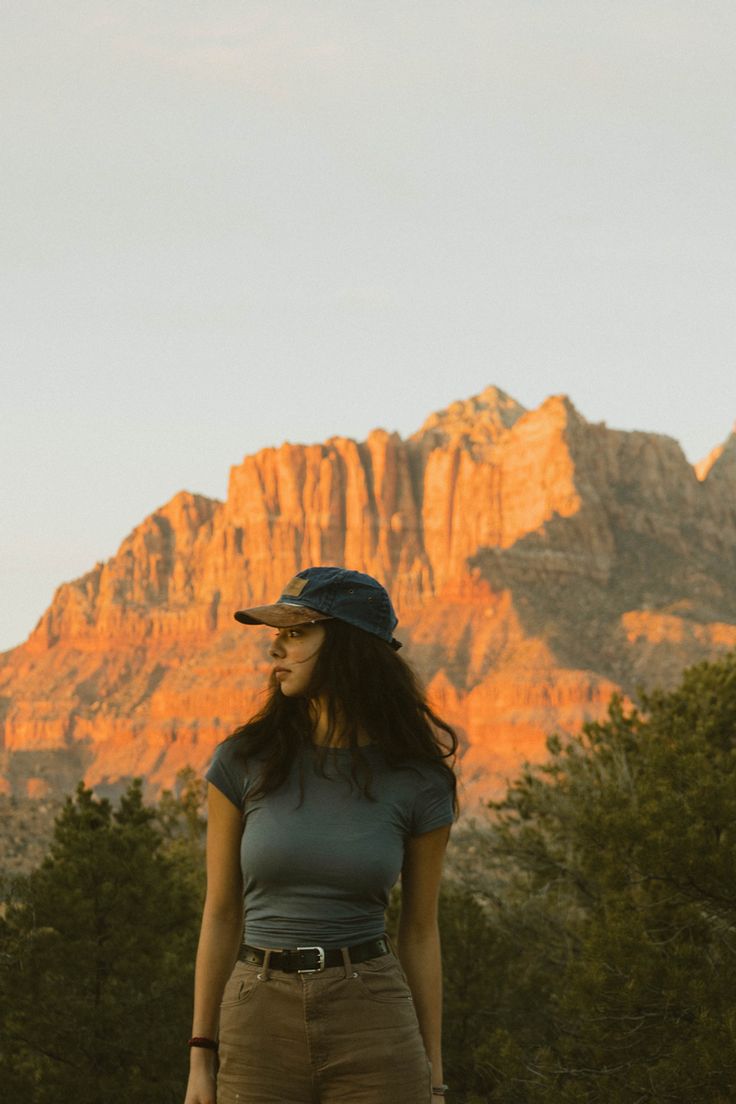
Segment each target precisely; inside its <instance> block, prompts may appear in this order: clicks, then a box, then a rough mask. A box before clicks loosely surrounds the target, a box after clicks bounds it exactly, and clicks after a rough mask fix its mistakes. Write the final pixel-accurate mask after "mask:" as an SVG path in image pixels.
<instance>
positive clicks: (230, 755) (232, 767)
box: [205, 735, 252, 809]
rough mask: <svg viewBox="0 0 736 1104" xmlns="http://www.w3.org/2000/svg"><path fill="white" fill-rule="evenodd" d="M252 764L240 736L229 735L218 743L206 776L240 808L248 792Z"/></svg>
mask: <svg viewBox="0 0 736 1104" xmlns="http://www.w3.org/2000/svg"><path fill="white" fill-rule="evenodd" d="M251 772H252V766H251V764H250V763H249V761H248V759H247V757H246V754H245V749H244V747H243V741H242V739H241V738H240V737H238V736H237V735H236V736H228V737H227V739H225V740H222V741H221V743H219V744H218V745H217V747H216V748H215V750H214V752H213V753H212V759H211V760H210V763H209V766H208V767H207V770H206V771H205V778H206V779H207V781H208V782H211V783H212V785H213V786H216V787H217V789H218V790H220V792H221V793H223V794H224V795H225V797H227V798H229V800H230V801H232V803H233V805H236V806H237V807H238V808H239V809H242V807H243V802H244V801H245V797H246V795H247V793H248V788H249V785H250V780H251Z"/></svg>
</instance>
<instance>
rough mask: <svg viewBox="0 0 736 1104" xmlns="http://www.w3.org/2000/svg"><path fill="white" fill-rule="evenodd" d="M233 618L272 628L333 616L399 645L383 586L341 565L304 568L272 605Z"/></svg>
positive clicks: (396, 645) (391, 609)
mask: <svg viewBox="0 0 736 1104" xmlns="http://www.w3.org/2000/svg"><path fill="white" fill-rule="evenodd" d="M234 617H235V620H236V621H240V623H241V624H243V625H273V627H274V628H276V629H283V628H288V627H289V626H290V625H303V624H305V622H310V621H311V622H315V621H328V620H330V619H331V618H336V619H337V620H338V621H347V623H348V624H349V625H355V626H356V628H358V629H363V630H364V632H369V633H373V635H374V636H380V638H381V640H385V641H386V643H387V644H390V645H391V647H392V648H395V649H398V648H400V647H401V644H400V642H399V641H398V640H396V639H395V638H394V635H393V632H394V629H395V628H396V626H397V625H398V623H399V619H398V617H397V616H396V614H395V612H394V607H393V606H392V605H391V599H390V598H389V596H388V591H387V590H386V588H385V587H382V586H381V584H380V583H379V582H378V581H377V580H376V579H374V578H373V577H372V576H371V575H364V574H363V572H362V571H349V570H348V569H347V568H345V567H307V568H305V569H304V571H300V572H299V573H298V575H295V576H294V578H293V579H291V580H289V582H288V583H287V584H286V586H285V587H284V591H283V593H282V595H281V597H280V598H279V599H278V601H277V602H274V604H273V605H271V606H255V607H254V608H253V609H246V610H238V611H237V613H235V614H234Z"/></svg>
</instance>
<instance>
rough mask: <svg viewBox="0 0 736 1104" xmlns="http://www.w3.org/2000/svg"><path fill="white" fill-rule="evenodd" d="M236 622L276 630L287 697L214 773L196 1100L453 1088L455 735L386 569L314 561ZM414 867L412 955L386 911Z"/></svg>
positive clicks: (357, 1097)
mask: <svg viewBox="0 0 736 1104" xmlns="http://www.w3.org/2000/svg"><path fill="white" fill-rule="evenodd" d="M235 617H236V618H237V620H238V621H240V622H242V623H243V624H248V625H251V624H266V625H270V626H272V627H274V628H275V629H276V632H275V634H274V638H273V641H272V643H271V647H270V649H269V654H270V656H271V659H272V661H273V666H272V671H271V680H270V686H271V692H270V695H269V698H268V701H267V703H266V705H265V707H264V708H263V709H262V711H261V712H260V713H259V714H258V715H257V716H256V717H254V718H253V719H252V720H251V721H250V722H248V723H247V724H245V725H244V726H243V727H242V728H240V729H238V730H237V731H236V732H235V733H233V735H232V736H230V737H229V738H228V739H227V740H225V741H224V742H223V743H222V744H220V745H219V746H218V748H217V749H216V752H215V756H214V759H213V761H212V763H211V765H210V767H209V769H208V771H207V779H208V781H209V786H208V810H209V821H208V833H207V897H206V901H205V906H204V914H203V918H202V930H201V934H200V940H199V948H198V951H197V963H196V974H195V987H194V988H195V996H194V1023H193V1031H192V1039H191V1040H190V1048H191V1050H190V1053H191V1065H190V1076H189V1084H188V1088H187V1095H186V1100H185V1104H214V1101H215V1098H216V1099H217V1104H266V1102H273V1104H312V1102H314V1104H338V1102H341V1101H345V1102H348V1101H349V1102H351V1104H394V1102H395V1104H414V1102H421V1104H427V1102H429V1101H431V1100H439V1098H440V1097H441V1096H444V1093H445V1089H446V1086H445V1085H444V1084H443V1080H442V1056H441V1053H440V1015H441V965H440V944H439V934H438V928H437V898H438V893H439V883H440V875H441V868H442V859H443V855H444V851H445V846H446V843H447V838H448V836H449V831H450V824H451V822H452V820H453V817H454V812H455V808H456V797H455V778H454V775H453V772H452V769H451V767H450V766H449V765H448V760H451V759H452V757H453V756H454V753H455V750H456V746H457V741H456V738H455V735H454V733H453V731H452V729H451V728H450V727H449V726H448V725H447V724H445V723H444V721H442V720H441V719H440V718H439V717H437V716H436V714H435V713H433V712H432V710H431V709H430V708H429V707H428V705H427V703H426V701H425V699H424V697H423V696H422V693H421V691H420V690H419V688H418V686H417V684H416V681H415V679H414V676H413V674H412V672H411V670H410V668H409V667H408V666H407V665H406V663H404V662H403V660H401V658H400V657H399V656H398V655H397V650H398V648H400V647H401V645H400V644H399V642H398V641H397V640H395V639H394V637H393V632H394V629H395V628H396V624H397V619H396V615H395V613H394V610H393V607H392V605H391V601H390V599H389V596H388V594H387V593H386V591H385V590H384V588H383V587H382V586H381V585H380V584H379V583H377V582H376V580H375V579H373V578H371V577H370V576H369V575H364V574H362V573H360V572H357V571H348V570H346V569H344V568H336V567H311V568H308V569H306V570H305V571H301V572H300V573H299V574H298V575H297V576H295V578H293V579H292V580H291V582H290V583H288V585H287V586H286V588H285V590H284V592H283V594H282V595H281V597H280V598H279V599H278V601H277V602H276V603H275V604H274V605H271V606H261V607H258V608H255V609H250V610H240V611H239V612H238V613H236V614H235ZM399 872H400V873H401V878H402V908H401V920H400V925H399V936H398V955H399V958H397V957H396V956H395V955H394V952H393V950H392V947H391V945H390V944H389V942H388V940H387V938H386V937H385V933H384V913H385V908H386V905H387V902H388V895H389V891H390V889H391V886H392V885H393V884H394V882H395V881H396V879H397V877H398V875H399ZM243 906H244V907H243ZM243 924H245V930H244V929H243ZM218 1023H219V1052H218V1042H217V1041H216V1040H217V1037H218ZM218 1067H219V1068H218ZM215 1081H216V1082H217V1084H216V1086H215ZM215 1088H216V1090H217V1091H216V1092H215Z"/></svg>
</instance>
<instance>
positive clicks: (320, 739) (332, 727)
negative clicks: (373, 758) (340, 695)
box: [309, 698, 372, 748]
mask: <svg viewBox="0 0 736 1104" xmlns="http://www.w3.org/2000/svg"><path fill="white" fill-rule="evenodd" d="M309 712H310V714H311V717H312V743H313V744H315V745H316V746H317V747H333V748H335V747H336V748H344V747H349V746H350V744H349V742H348V740H347V737H346V735H345V729H346V724H345V721H344V718H343V717H341V716H339V715H338V716H337V717H335V718H334V719H333V718H332V717H331V716H330V710H329V708H328V705H327V702H326V700H325V699H324V698H313V699H312V700H311V701H310V703H309ZM370 743H372V741H371V740H370V738H369V737H368V735H367V734H366V733H365V732H361V731H359V732H358V746H359V747H363V746H365V744H370Z"/></svg>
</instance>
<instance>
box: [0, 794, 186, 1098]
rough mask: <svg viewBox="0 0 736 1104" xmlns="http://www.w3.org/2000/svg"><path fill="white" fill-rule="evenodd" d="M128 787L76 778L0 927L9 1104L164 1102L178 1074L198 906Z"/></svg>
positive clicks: (181, 1077)
mask: <svg viewBox="0 0 736 1104" xmlns="http://www.w3.org/2000/svg"><path fill="white" fill-rule="evenodd" d="M192 887H193V875H192V871H191V864H190V863H187V862H184V861H183V860H182V858H181V856H180V855H177V854H176V853H174V854H172V852H171V848H170V847H169V848H167V846H166V837H165V835H164V833H162V831H161V829H160V827H159V825H158V824H157V822H156V814H155V811H154V810H153V809H150V808H147V807H146V806H145V805H144V804H143V800H142V795H141V786H140V783H139V782H134V783H133V784H132V785H131V786H130V787H129V789H128V791H127V792H126V793H125V794H124V796H123V797H122V798H121V800H120V803H119V806H118V808H117V809H116V810H113V808H112V806H111V804H110V802H109V801H107V800H104V799H103V800H98V799H96V798H95V797H94V795H93V794H92V792H91V791H90V790H88V789H85V788H84V786H83V785H81V784H80V786H79V787H78V789H77V792H76V797H75V799H73V800H72V799H71V798H69V799H67V802H66V805H65V807H64V809H63V811H62V812H61V814H60V816H59V817H58V819H57V822H56V827H55V832H54V838H53V842H52V845H51V848H50V852H49V854H48V856H47V858H46V859H45V860H44V862H43V863H42V864H41V866H40V867H39V868H38V869H37V870H36V871H35V872H34V873H33V874H32V875H31V876H30V877H29V878H28V879H27V880H25V881H24V882H20V883H18V884H17V885H16V887H15V892H14V895H13V897H12V898H11V900H10V902H9V903H8V905H7V908H6V914H5V917H4V919H3V922H2V930H1V932H0V934H1V936H2V960H1V967H2V968H1V972H0V986H1V991H0V996H1V998H2V1008H3V1013H2V1015H3V1024H2V1027H3V1031H2V1037H3V1042H2V1051H1V1052H0V1075H1V1076H2V1077H3V1082H4V1091H3V1099H4V1100H5V1101H6V1102H7V1104H16V1102H17V1104H21V1102H22V1104H27V1102H28V1101H31V1100H32V1101H37V1102H38V1104H52V1102H53V1104H58V1101H60V1100H64V1101H66V1100H69V1101H72V1100H73V1101H74V1102H75V1104H118V1102H120V1104H123V1102H125V1104H130V1101H132V1100H135V1101H146V1104H168V1102H170V1101H171V1102H173V1101H180V1100H181V1099H182V1097H183V1092H184V1086H185V1082H186V1047H185V1040H186V1038H187V1033H188V1028H189V1019H190V1014H191V990H192V966H193V961H194V951H195V945H196V937H197V929H198V920H199V914H200V908H201V900H200V899H199V898H198V896H197V894H196V893H195V892H193V888H192Z"/></svg>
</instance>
